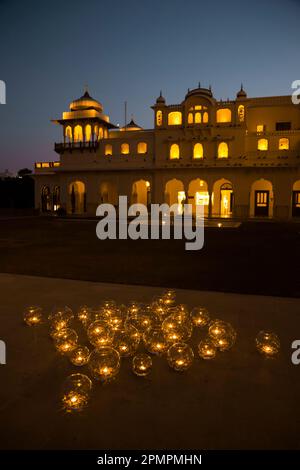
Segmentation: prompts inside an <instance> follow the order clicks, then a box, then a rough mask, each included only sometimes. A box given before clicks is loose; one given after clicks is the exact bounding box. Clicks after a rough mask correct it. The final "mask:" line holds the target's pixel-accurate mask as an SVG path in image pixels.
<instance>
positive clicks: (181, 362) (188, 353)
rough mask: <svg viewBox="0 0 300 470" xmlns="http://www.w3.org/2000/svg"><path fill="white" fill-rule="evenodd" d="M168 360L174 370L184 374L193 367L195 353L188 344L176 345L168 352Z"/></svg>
mask: <svg viewBox="0 0 300 470" xmlns="http://www.w3.org/2000/svg"><path fill="white" fill-rule="evenodd" d="M167 360H168V363H169V366H170V367H172V369H175V370H176V371H178V372H183V371H185V370H187V369H189V368H190V367H191V365H192V363H193V360H194V352H193V350H192V348H191V347H190V346H189V345H188V344H186V343H175V344H173V345H172V346H171V347H170V348H169V350H168V354H167Z"/></svg>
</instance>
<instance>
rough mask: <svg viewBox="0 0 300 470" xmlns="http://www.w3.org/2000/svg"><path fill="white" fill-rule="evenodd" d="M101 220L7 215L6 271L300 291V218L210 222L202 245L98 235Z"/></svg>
mask: <svg viewBox="0 0 300 470" xmlns="http://www.w3.org/2000/svg"><path fill="white" fill-rule="evenodd" d="M96 223H97V221H96V220H94V221H88V220H86V221H83V220H64V219H53V218H41V217H27V218H26V217H24V218H2V219H0V230H1V231H0V272H3V273H4V272H6V273H19V274H29V275H39V276H46V277H48V276H49V277H56V278H67V279H79V280H88V281H102V282H114V283H121V284H141V285H150V286H171V287H175V288H184V289H196V290H213V291H222V292H237V293H247V294H263V295H276V296H288V297H299V295H300V268H299V266H300V224H299V223H297V224H296V223H273V222H272V223H271V222H247V223H243V224H242V225H241V226H240V227H239V228H206V230H205V244H204V248H203V249H202V250H200V251H185V249H184V241H181V240H137V241H132V240H121V241H120V240H106V241H99V240H98V239H97V238H96V233H95V229H96Z"/></svg>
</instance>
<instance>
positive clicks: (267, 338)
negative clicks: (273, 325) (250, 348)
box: [255, 331, 280, 357]
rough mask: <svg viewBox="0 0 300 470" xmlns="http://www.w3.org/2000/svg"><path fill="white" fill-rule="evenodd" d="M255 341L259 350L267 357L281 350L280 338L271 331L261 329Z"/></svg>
mask: <svg viewBox="0 0 300 470" xmlns="http://www.w3.org/2000/svg"><path fill="white" fill-rule="evenodd" d="M255 342H256V348H257V350H258V351H259V352H260V353H261V354H263V355H264V356H266V357H274V356H276V355H277V354H278V352H279V350H280V340H279V338H278V336H277V335H276V334H275V333H272V332H271V331H260V332H259V333H258V335H257V337H256V340H255Z"/></svg>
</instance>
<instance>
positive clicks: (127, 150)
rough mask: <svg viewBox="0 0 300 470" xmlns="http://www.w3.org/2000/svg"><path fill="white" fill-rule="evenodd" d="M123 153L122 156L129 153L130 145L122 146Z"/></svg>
mask: <svg viewBox="0 0 300 470" xmlns="http://www.w3.org/2000/svg"><path fill="white" fill-rule="evenodd" d="M121 153H122V155H127V154H128V153H129V144H126V143H124V144H121Z"/></svg>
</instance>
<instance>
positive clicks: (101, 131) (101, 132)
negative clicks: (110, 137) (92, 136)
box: [99, 127, 103, 139]
mask: <svg viewBox="0 0 300 470" xmlns="http://www.w3.org/2000/svg"><path fill="white" fill-rule="evenodd" d="M99 139H103V129H102V127H100V129H99Z"/></svg>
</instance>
